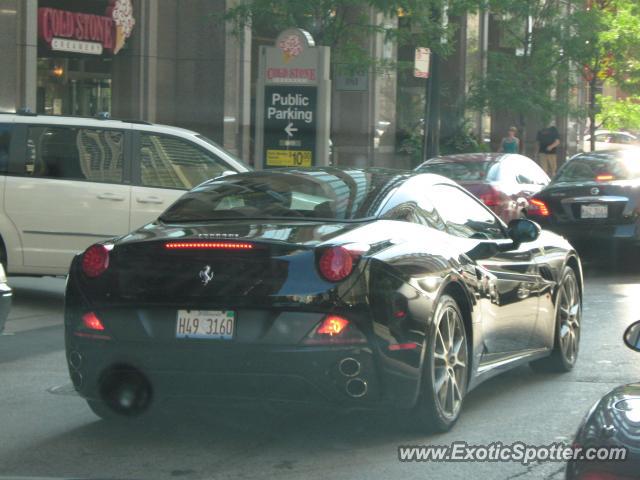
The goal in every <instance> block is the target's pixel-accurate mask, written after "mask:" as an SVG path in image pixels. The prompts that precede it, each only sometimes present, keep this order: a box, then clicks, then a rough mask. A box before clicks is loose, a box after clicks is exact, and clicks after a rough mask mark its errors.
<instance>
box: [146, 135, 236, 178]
mask: <svg viewBox="0 0 640 480" xmlns="http://www.w3.org/2000/svg"><path fill="white" fill-rule="evenodd" d="M225 170H229V168H228V167H227V166H226V164H225V163H224V162H222V161H221V160H220V159H218V158H217V157H215V156H214V155H212V154H210V153H208V152H207V151H205V150H204V149H201V148H199V147H197V146H196V145H193V144H191V143H189V142H188V141H185V140H182V139H180V138H177V137H171V136H168V135H160V134H149V133H141V134H140V176H141V177H140V178H141V182H142V185H144V186H146V187H165V188H181V189H187V190H190V189H191V188H193V187H195V186H196V185H199V184H201V183H202V182H204V181H205V180H209V179H211V178H214V177H218V176H220V175H221V174H222V172H224V171H225Z"/></svg>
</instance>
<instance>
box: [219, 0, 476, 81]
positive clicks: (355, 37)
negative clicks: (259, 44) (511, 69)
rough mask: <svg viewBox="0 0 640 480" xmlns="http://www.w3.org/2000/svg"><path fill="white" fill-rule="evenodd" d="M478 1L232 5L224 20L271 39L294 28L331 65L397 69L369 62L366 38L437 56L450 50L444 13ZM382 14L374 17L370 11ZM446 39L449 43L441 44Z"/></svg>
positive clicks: (269, 0)
mask: <svg viewBox="0 0 640 480" xmlns="http://www.w3.org/2000/svg"><path fill="white" fill-rule="evenodd" d="M479 2H480V0H314V1H312V2H305V1H300V0H248V1H246V2H242V3H239V4H238V5H236V6H234V7H231V8H229V9H228V10H227V12H226V13H225V15H224V20H226V21H228V22H231V24H232V25H233V26H234V27H235V31H236V32H238V31H240V30H242V29H244V28H246V27H250V28H251V29H252V31H253V32H254V33H257V34H265V33H267V34H270V35H271V36H275V35H276V34H277V33H278V32H279V31H281V30H284V29H286V28H289V27H292V26H295V27H300V28H303V29H305V30H307V31H308V32H310V33H311V34H312V35H313V37H314V39H315V41H316V44H317V45H323V46H328V47H331V48H332V64H334V65H338V64H339V65H346V66H348V67H349V68H351V69H363V68H364V69H367V68H370V67H374V68H376V69H385V68H397V67H398V63H397V62H393V61H388V60H383V59H375V58H371V56H370V52H369V49H368V43H367V40H368V39H369V38H370V35H372V34H381V35H383V36H384V38H385V40H387V41H393V42H396V43H397V44H398V45H402V44H408V43H413V44H418V45H429V46H431V48H432V50H433V51H434V52H435V53H437V54H440V55H447V54H448V53H449V52H450V51H451V47H452V43H451V38H452V35H453V33H454V30H453V28H452V25H451V24H449V23H448V22H443V21H442V18H443V13H444V12H449V13H451V14H458V13H461V12H464V11H466V10H467V9H468V8H470V7H472V6H474V5H475V6H476V7H477V5H478V3H479ZM372 11H373V12H376V13H380V14H382V16H380V17H378V16H375V15H371V12H372ZM399 16H401V17H403V18H406V19H409V23H410V25H411V26H410V28H408V29H407V28H404V29H401V28H398V27H397V23H396V24H394V23H393V22H390V21H389V20H390V19H395V18H397V17H399ZM444 40H447V41H444Z"/></svg>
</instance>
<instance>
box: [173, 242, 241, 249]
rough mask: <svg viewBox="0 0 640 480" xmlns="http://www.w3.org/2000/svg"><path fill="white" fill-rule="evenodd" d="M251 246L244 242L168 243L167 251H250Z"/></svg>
mask: <svg viewBox="0 0 640 480" xmlns="http://www.w3.org/2000/svg"><path fill="white" fill-rule="evenodd" d="M253 247H254V246H253V244H251V243H246V242H170V243H165V244H164V248H166V249H168V250H252V249H253Z"/></svg>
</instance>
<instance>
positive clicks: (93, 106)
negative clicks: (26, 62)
mask: <svg viewBox="0 0 640 480" xmlns="http://www.w3.org/2000/svg"><path fill="white" fill-rule="evenodd" d="M37 100H38V103H37V110H38V113H46V114H49V115H82V116H95V115H96V114H98V113H99V112H108V113H110V112H111V60H110V59H101V58H97V59H93V58H90V59H81V58H80V59H76V58H58V57H53V58H39V59H38V98H37Z"/></svg>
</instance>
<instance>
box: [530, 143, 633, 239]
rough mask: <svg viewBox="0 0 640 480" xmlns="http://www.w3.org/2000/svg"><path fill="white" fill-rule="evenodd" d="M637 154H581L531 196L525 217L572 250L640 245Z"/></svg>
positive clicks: (630, 152) (628, 152)
mask: <svg viewBox="0 0 640 480" xmlns="http://www.w3.org/2000/svg"><path fill="white" fill-rule="evenodd" d="M639 208H640V149H635V150H611V151H602V152H593V153H581V154H578V155H576V156H574V157H572V158H571V159H570V160H569V161H568V162H567V163H565V164H564V165H563V166H562V167H561V168H560V170H559V171H558V173H557V175H556V176H555V177H554V179H553V181H552V182H551V184H549V186H547V188H545V189H544V190H542V191H540V192H539V193H537V194H536V195H534V196H533V198H532V199H531V201H530V203H529V207H528V208H527V210H526V214H527V217H529V218H531V219H532V220H535V221H536V222H538V223H539V224H540V225H542V226H543V227H544V228H548V229H549V230H552V231H554V232H556V233H559V234H561V235H563V236H565V237H567V238H568V239H569V240H570V241H571V242H572V243H575V244H576V245H584V244H586V243H590V242H592V241H593V240H604V241H607V242H616V243H627V244H630V245H634V244H640V228H639V227H640V217H639V216H638V209H639Z"/></svg>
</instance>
